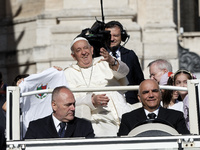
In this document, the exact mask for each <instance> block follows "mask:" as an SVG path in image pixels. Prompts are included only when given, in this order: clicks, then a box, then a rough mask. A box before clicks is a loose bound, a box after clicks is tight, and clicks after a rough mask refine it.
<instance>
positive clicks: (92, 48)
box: [91, 46, 94, 55]
mask: <svg viewBox="0 0 200 150" xmlns="http://www.w3.org/2000/svg"><path fill="white" fill-rule="evenodd" d="M93 51H94V47H93V46H91V53H92V55H93Z"/></svg>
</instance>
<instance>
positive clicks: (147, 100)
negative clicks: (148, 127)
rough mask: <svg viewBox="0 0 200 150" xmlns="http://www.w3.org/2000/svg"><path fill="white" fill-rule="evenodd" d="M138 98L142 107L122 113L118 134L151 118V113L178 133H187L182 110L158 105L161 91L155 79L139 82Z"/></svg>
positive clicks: (124, 133)
mask: <svg viewBox="0 0 200 150" xmlns="http://www.w3.org/2000/svg"><path fill="white" fill-rule="evenodd" d="M138 99H139V100H140V102H141V103H142V105H143V107H142V108H139V109H136V110H134V111H132V112H129V113H126V114H124V115H122V120H121V124H120V128H119V132H118V136H121V135H128V133H129V132H130V131H131V130H132V129H134V128H135V127H137V125H138V124H140V123H142V122H144V121H145V120H148V119H152V118H150V117H151V116H152V114H153V115H154V118H153V119H157V120H162V121H164V122H167V123H168V124H169V125H171V126H172V127H173V128H175V129H176V130H177V132H178V133H179V134H189V131H188V129H187V127H186V124H185V119H184V117H183V113H182V112H179V111H175V110H171V109H165V108H163V107H161V106H160V101H161V91H160V88H159V85H158V83H157V82H156V81H155V80H153V79H148V80H144V81H143V82H141V84H140V86H139V91H138Z"/></svg>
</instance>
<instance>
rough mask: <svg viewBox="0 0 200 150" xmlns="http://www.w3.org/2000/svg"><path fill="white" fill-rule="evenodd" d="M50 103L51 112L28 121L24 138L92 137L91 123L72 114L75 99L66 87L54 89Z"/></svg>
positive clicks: (73, 112)
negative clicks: (40, 117) (43, 116)
mask: <svg viewBox="0 0 200 150" xmlns="http://www.w3.org/2000/svg"><path fill="white" fill-rule="evenodd" d="M51 105H52V109H53V113H52V114H51V115H49V116H47V117H45V118H42V119H38V120H35V121H32V122H30V124H29V127H28V130H27V132H26V135H25V139H41V138H66V137H86V138H91V137H94V131H93V128H92V125H91V123H90V122H89V121H87V120H85V119H81V118H77V117H75V116H74V114H75V99H74V95H73V94H72V92H71V91H70V90H69V89H68V88H67V87H65V86H61V87H57V88H55V89H54V91H53V93H52V103H51Z"/></svg>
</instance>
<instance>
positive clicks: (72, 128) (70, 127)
mask: <svg viewBox="0 0 200 150" xmlns="http://www.w3.org/2000/svg"><path fill="white" fill-rule="evenodd" d="M74 122H75V118H74V120H73V121H71V122H69V123H67V130H66V132H65V137H74V131H75V128H76V125H75V123H74Z"/></svg>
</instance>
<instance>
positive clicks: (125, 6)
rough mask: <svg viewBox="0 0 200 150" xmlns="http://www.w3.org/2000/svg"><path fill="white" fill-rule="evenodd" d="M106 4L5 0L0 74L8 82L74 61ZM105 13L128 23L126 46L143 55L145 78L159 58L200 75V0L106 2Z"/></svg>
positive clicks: (0, 17)
mask: <svg viewBox="0 0 200 150" xmlns="http://www.w3.org/2000/svg"><path fill="white" fill-rule="evenodd" d="M100 2H101V1H100V0H1V1H0V54H1V55H0V71H1V72H2V73H3V76H4V80H5V82H7V83H8V84H11V82H12V80H13V79H14V77H15V76H16V75H18V74H24V73H28V74H34V73H39V72H41V71H43V70H45V69H47V68H49V67H52V66H61V67H63V68H65V67H67V66H68V65H69V64H70V63H72V62H73V59H72V57H71V55H70V53H71V51H70V48H69V47H70V43H71V41H72V39H73V38H74V37H75V36H77V35H78V34H79V33H80V32H81V31H82V29H85V28H90V27H91V26H92V25H93V23H94V22H95V21H96V20H95V18H97V19H98V20H100V21H102V16H101V14H102V11H101V3H100ZM186 6H188V7H186ZM194 8H195V9H194ZM103 12H104V16H105V22H108V21H111V20H117V21H120V22H121V23H122V24H123V26H124V29H126V31H127V32H128V34H129V35H130V39H129V41H128V43H127V44H126V45H125V47H127V48H129V49H132V50H134V51H135V53H136V54H137V55H138V57H139V60H140V63H141V66H142V69H143V71H144V75H145V78H148V77H149V73H148V68H147V65H148V63H149V62H151V61H152V60H155V59H158V58H164V59H167V60H169V61H170V62H171V63H172V65H173V71H176V70H177V69H179V68H184V67H185V66H188V64H192V66H195V68H196V69H195V70H193V68H194V67H191V68H190V71H193V72H200V64H198V63H197V64H195V65H194V63H193V60H194V58H195V61H197V62H198V61H199V60H200V59H199V55H200V51H199V48H200V33H199V32H198V31H199V30H200V21H199V16H200V15H199V1H198V0H190V2H188V1H186V0H123V1H122V0H115V1H113V0H104V1H103ZM183 29H185V31H184V30H183ZM183 31H184V32H183ZM183 56H184V57H183ZM189 57H190V58H192V59H187V58H189ZM186 69H187V68H186Z"/></svg>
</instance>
